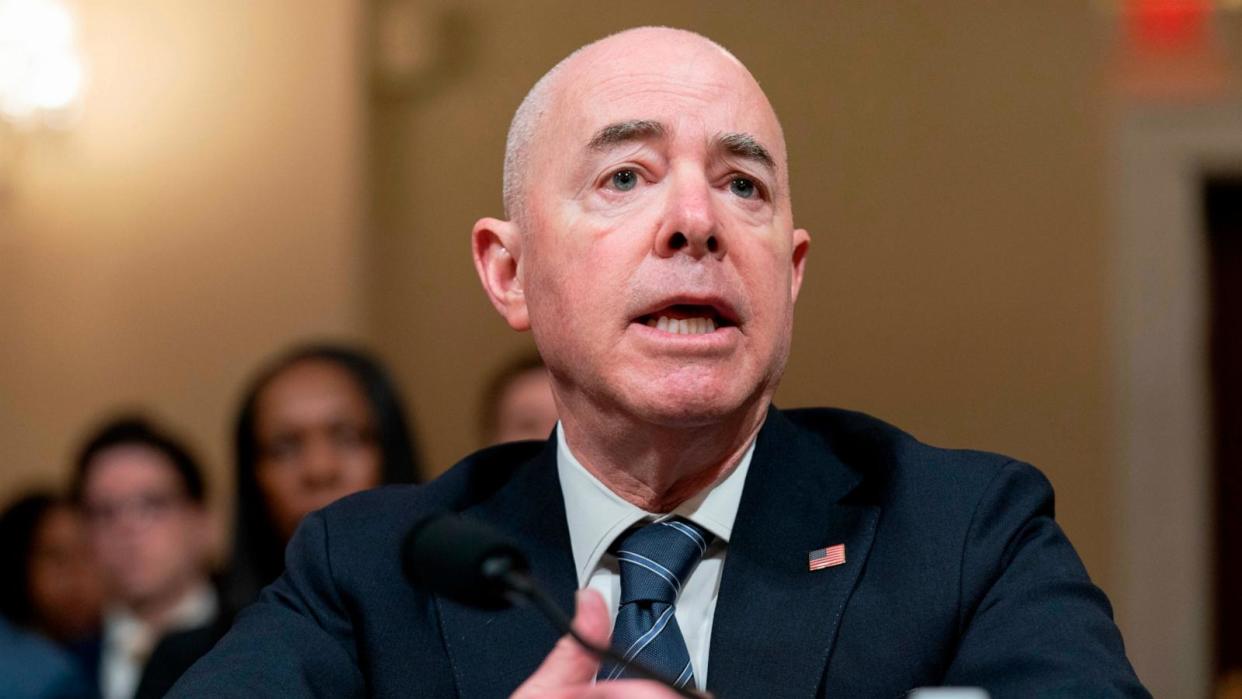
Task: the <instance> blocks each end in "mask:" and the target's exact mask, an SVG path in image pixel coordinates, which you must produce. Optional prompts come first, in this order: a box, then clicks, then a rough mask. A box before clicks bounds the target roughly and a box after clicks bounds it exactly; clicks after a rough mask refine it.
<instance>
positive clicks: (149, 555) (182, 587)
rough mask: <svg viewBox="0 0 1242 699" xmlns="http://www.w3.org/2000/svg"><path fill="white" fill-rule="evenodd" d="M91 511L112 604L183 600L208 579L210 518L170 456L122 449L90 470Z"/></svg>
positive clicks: (87, 501)
mask: <svg viewBox="0 0 1242 699" xmlns="http://www.w3.org/2000/svg"><path fill="white" fill-rule="evenodd" d="M87 469H88V470H87V476H86V481H85V483H84V484H83V510H84V512H85V514H86V522H87V530H88V532H89V535H90V541H91V547H92V549H93V550H94V551H95V556H96V559H97V560H98V561H99V565H100V567H101V570H102V572H103V577H104V583H105V586H106V587H107V588H108V590H109V593H110V596H111V598H112V599H114V600H116V601H119V602H121V603H122V604H125V605H128V606H130V607H132V608H142V607H146V606H159V605H162V604H166V603H170V602H172V603H175V601H176V600H177V599H178V598H179V597H180V595H182V594H184V592H186V591H187V590H189V588H190V587H191V586H192V585H194V584H195V583H197V582H198V581H200V580H201V579H202V575H203V568H204V565H205V563H206V553H207V524H206V519H205V518H206V514H205V512H204V511H203V510H202V508H201V507H200V506H198V505H197V504H195V503H193V502H192V501H191V500H190V499H189V497H188V495H187V493H186V492H185V486H184V484H183V483H182V482H181V478H180V476H179V475H178V473H177V471H176V467H175V466H174V465H173V464H172V463H171V462H170V461H169V460H168V457H166V456H165V455H164V454H163V453H162V452H160V451H158V450H156V449H153V448H151V447H147V446H143V445H136V444H135V445H119V446H115V447H111V448H109V449H105V450H103V451H101V452H100V453H99V454H97V455H96V456H95V457H94V458H93V459H92V460H91V463H90V464H88V466H87Z"/></svg>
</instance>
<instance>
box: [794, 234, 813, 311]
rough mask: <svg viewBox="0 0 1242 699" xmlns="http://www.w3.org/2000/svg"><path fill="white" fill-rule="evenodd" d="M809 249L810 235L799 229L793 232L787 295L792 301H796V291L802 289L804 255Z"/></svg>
mask: <svg viewBox="0 0 1242 699" xmlns="http://www.w3.org/2000/svg"><path fill="white" fill-rule="evenodd" d="M810 249H811V234H810V233H807V232H806V230H805V229H803V228H799V229H797V230H795V231H794V232H793V278H792V279H791V283H790V289H789V294H790V298H792V299H793V300H794V301H797V300H798V290H799V289H801V288H802V273H803V271H804V270H805V269H806V253H807V251H808V250H810Z"/></svg>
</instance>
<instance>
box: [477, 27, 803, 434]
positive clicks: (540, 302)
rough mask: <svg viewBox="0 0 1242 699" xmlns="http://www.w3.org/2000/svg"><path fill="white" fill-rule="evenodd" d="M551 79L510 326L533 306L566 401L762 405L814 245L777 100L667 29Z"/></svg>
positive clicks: (687, 407)
mask: <svg viewBox="0 0 1242 699" xmlns="http://www.w3.org/2000/svg"><path fill="white" fill-rule="evenodd" d="M558 86H559V87H558V89H557V90H556V92H555V93H554V97H553V98H552V101H551V107H550V110H549V115H548V116H547V117H545V118H544V120H543V121H542V125H541V127H540V129H539V130H538V132H537V136H536V138H535V143H534V146H533V148H532V152H533V156H532V160H533V162H532V164H531V165H530V166H529V167H530V171H529V177H528V182H529V185H528V188H527V192H526V199H525V201H526V202H527V208H526V210H525V211H526V214H525V215H524V216H523V219H522V220H520V221H518V222H516V227H517V228H518V230H519V233H520V235H518V236H514V237H513V239H512V240H511V241H509V244H510V245H511V246H512V247H511V248H510V250H509V252H510V253H511V254H512V255H513V256H514V257H515V258H516V264H515V267H516V278H517V281H518V284H517V285H516V287H517V288H520V289H521V292H522V293H521V297H520V301H521V305H520V307H519V308H517V310H518V313H516V314H507V317H509V319H510V323H511V324H512V325H515V327H520V325H521V324H522V320H523V314H526V317H528V319H529V325H530V327H531V329H532V331H533V332H534V335H535V342H536V344H537V346H538V347H539V350H540V354H541V355H542V356H543V357H544V360H545V361H546V362H547V364H548V366H549V368H550V369H551V370H552V373H553V376H554V380H555V386H556V391H557V395H558V398H559V399H560V400H561V401H562V403H563V405H564V406H565V410H566V411H567V412H568V413H571V414H581V413H582V412H583V411H584V410H585V411H586V412H592V411H593V412H594V414H623V415H627V416H630V417H632V418H635V419H638V420H642V421H647V422H654V423H659V424H661V425H664V426H671V427H687V426H696V425H705V424H712V423H717V422H719V421H721V420H723V419H727V418H729V417H736V416H738V415H739V414H745V415H757V414H759V413H760V412H761V411H763V410H765V409H766V405H767V402H768V401H769V400H770V398H771V394H772V392H774V391H775V389H776V385H777V383H778V381H779V378H780V375H781V373H782V371H783V369H784V364H785V360H786V358H787V356H788V352H789V342H790V335H791V332H792V324H793V308H794V301H795V299H796V298H797V294H798V288H799V286H800V283H801V278H802V269H803V261H804V256H805V253H806V250H807V247H808V245H809V236H808V235H807V233H806V232H805V231H802V230H798V229H794V227H793V224H792V215H791V212H790V205H789V188H788V176H787V172H786V166H785V149H784V142H783V136H782V134H781V131H780V126H779V124H778V122H777V120H776V116H775V114H774V113H773V112H772V109H771V107H770V106H769V104H768V102H767V99H766V98H765V97H764V95H763V93H762V92H761V91H760V90H759V87H758V85H757V84H756V83H755V81H754V80H753V78H751V76H750V75H749V73H748V72H746V70H745V68H743V67H742V66H741V65H740V64H739V63H737V61H736V60H735V59H733V58H731V57H729V56H727V55H726V54H724V53H722V52H721V51H720V50H719V49H717V48H715V47H713V46H711V45H710V44H707V43H705V42H703V41H702V40H701V39H698V38H695V37H687V36H685V35H683V34H681V33H678V32H671V31H669V30H638V31H635V32H628V33H626V34H622V35H619V36H618V37H614V38H613V39H609V40H605V41H604V42H601V43H600V44H596V45H595V46H593V47H591V48H588V49H587V50H585V51H584V52H583V53H582V54H580V55H579V57H578V58H577V59H575V60H574V61H571V63H570V64H568V65H567V66H566V67H565V70H564V74H563V76H562V77H561V78H560V79H559V82H558ZM476 230H477V228H476ZM500 232H501V233H502V234H503V233H504V231H503V230H501V231H500ZM476 249H478V245H477V243H476ZM494 300H495V297H494ZM505 310H510V311H511V310H513V308H505V309H502V312H505ZM664 319H668V320H667V321H666V320H664ZM515 321H516V322H515ZM670 322H672V323H674V324H675V325H676V326H677V329H676V330H675V331H673V330H671V329H670V327H669V325H670ZM687 331H689V332H688V333H687ZM562 417H565V416H564V415H562Z"/></svg>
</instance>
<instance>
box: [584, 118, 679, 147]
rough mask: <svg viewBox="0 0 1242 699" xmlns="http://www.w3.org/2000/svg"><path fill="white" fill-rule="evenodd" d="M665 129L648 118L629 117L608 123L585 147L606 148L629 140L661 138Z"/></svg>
mask: <svg viewBox="0 0 1242 699" xmlns="http://www.w3.org/2000/svg"><path fill="white" fill-rule="evenodd" d="M665 133H666V130H665V128H664V124H661V123H660V122H658V121H652V120H650V119H630V120H629V121H619V122H617V123H615V124H609V125H607V126H605V127H604V128H602V129H600V130H599V131H596V132H595V135H594V136H592V137H591V140H590V142H589V143H587V147H588V148H590V149H591V150H608V149H609V148H612V147H613V146H616V145H620V144H622V143H629V142H631V141H645V140H648V139H656V138H663V137H664V134H665Z"/></svg>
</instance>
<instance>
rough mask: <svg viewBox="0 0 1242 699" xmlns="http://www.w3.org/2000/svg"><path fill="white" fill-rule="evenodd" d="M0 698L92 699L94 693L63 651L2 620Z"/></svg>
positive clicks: (0, 620)
mask: <svg viewBox="0 0 1242 699" xmlns="http://www.w3.org/2000/svg"><path fill="white" fill-rule="evenodd" d="M0 696H3V697H5V699H89V697H93V696H95V694H94V692H92V691H91V688H90V685H89V684H87V681H86V680H85V679H84V678H83V676H82V673H81V671H80V670H79V669H78V667H77V666H76V665H75V664H74V663H73V661H72V660H70V659H69V656H68V655H66V654H65V652H64V651H63V650H61V649H60V648H58V647H57V646H56V645H55V644H53V643H52V642H51V641H48V640H47V639H45V638H43V637H41V636H39V635H37V634H33V633H30V632H27V631H24V630H22V629H19V628H18V627H16V626H14V625H13V624H12V623H10V622H9V621H8V620H7V619H6V618H5V617H0Z"/></svg>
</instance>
